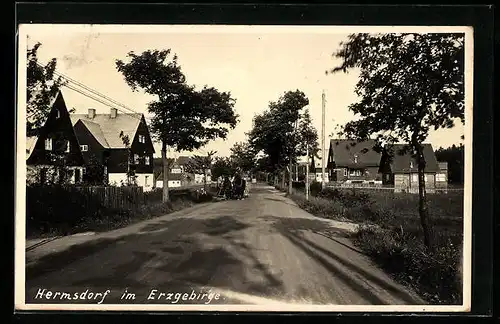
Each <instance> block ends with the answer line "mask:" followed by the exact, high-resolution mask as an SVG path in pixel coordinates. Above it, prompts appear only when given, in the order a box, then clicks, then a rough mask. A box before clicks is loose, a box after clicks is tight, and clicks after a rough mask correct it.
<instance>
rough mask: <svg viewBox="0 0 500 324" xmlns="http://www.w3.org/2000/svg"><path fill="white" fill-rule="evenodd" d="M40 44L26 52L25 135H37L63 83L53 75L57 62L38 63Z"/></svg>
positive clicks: (53, 60)
mask: <svg viewBox="0 0 500 324" xmlns="http://www.w3.org/2000/svg"><path fill="white" fill-rule="evenodd" d="M40 46H42V44H41V43H37V44H35V46H33V48H31V49H28V50H27V67H26V68H27V70H26V72H27V74H26V76H27V79H26V81H27V88H26V99H27V106H26V134H27V135H28V136H33V135H37V131H38V129H39V128H40V127H41V126H43V122H44V121H45V120H46V118H47V116H48V114H49V112H50V109H51V108H52V107H51V106H50V103H51V101H52V99H53V98H55V96H56V95H57V93H58V91H59V89H60V88H61V86H62V85H64V83H65V81H64V80H63V79H62V78H61V77H57V76H56V75H55V73H54V72H55V71H56V66H57V60H56V59H55V58H53V59H51V60H50V61H49V62H48V63H47V64H41V63H40V62H39V61H38V56H37V53H38V49H39V48H40Z"/></svg>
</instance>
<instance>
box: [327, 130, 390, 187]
mask: <svg viewBox="0 0 500 324" xmlns="http://www.w3.org/2000/svg"><path fill="white" fill-rule="evenodd" d="M375 145H376V142H375V140H372V139H368V140H364V141H358V140H350V139H332V140H330V148H329V151H328V161H327V165H328V169H329V172H330V179H331V180H332V181H335V182H343V183H345V182H347V183H354V184H355V183H373V184H375V183H381V181H382V176H381V174H380V172H379V168H380V161H381V153H380V152H378V150H376V149H375Z"/></svg>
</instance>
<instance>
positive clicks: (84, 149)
mask: <svg viewBox="0 0 500 324" xmlns="http://www.w3.org/2000/svg"><path fill="white" fill-rule="evenodd" d="M80 150H81V151H82V152H88V150H89V146H88V145H87V144H81V145H80Z"/></svg>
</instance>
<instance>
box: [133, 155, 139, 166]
mask: <svg viewBox="0 0 500 324" xmlns="http://www.w3.org/2000/svg"><path fill="white" fill-rule="evenodd" d="M134 164H139V154H134Z"/></svg>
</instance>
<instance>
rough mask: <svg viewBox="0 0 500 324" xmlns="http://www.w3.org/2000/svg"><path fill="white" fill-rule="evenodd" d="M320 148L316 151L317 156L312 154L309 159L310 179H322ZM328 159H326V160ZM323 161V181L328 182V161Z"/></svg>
mask: <svg viewBox="0 0 500 324" xmlns="http://www.w3.org/2000/svg"><path fill="white" fill-rule="evenodd" d="M321 155H322V154H321V150H319V151H318V154H317V156H313V157H312V159H311V172H310V175H309V176H310V179H311V180H313V181H317V182H322V181H323V168H322V167H323V165H322V160H321ZM327 161H328V160H327ZM327 161H326V162H325V182H326V183H328V182H330V177H329V171H328V163H327Z"/></svg>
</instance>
